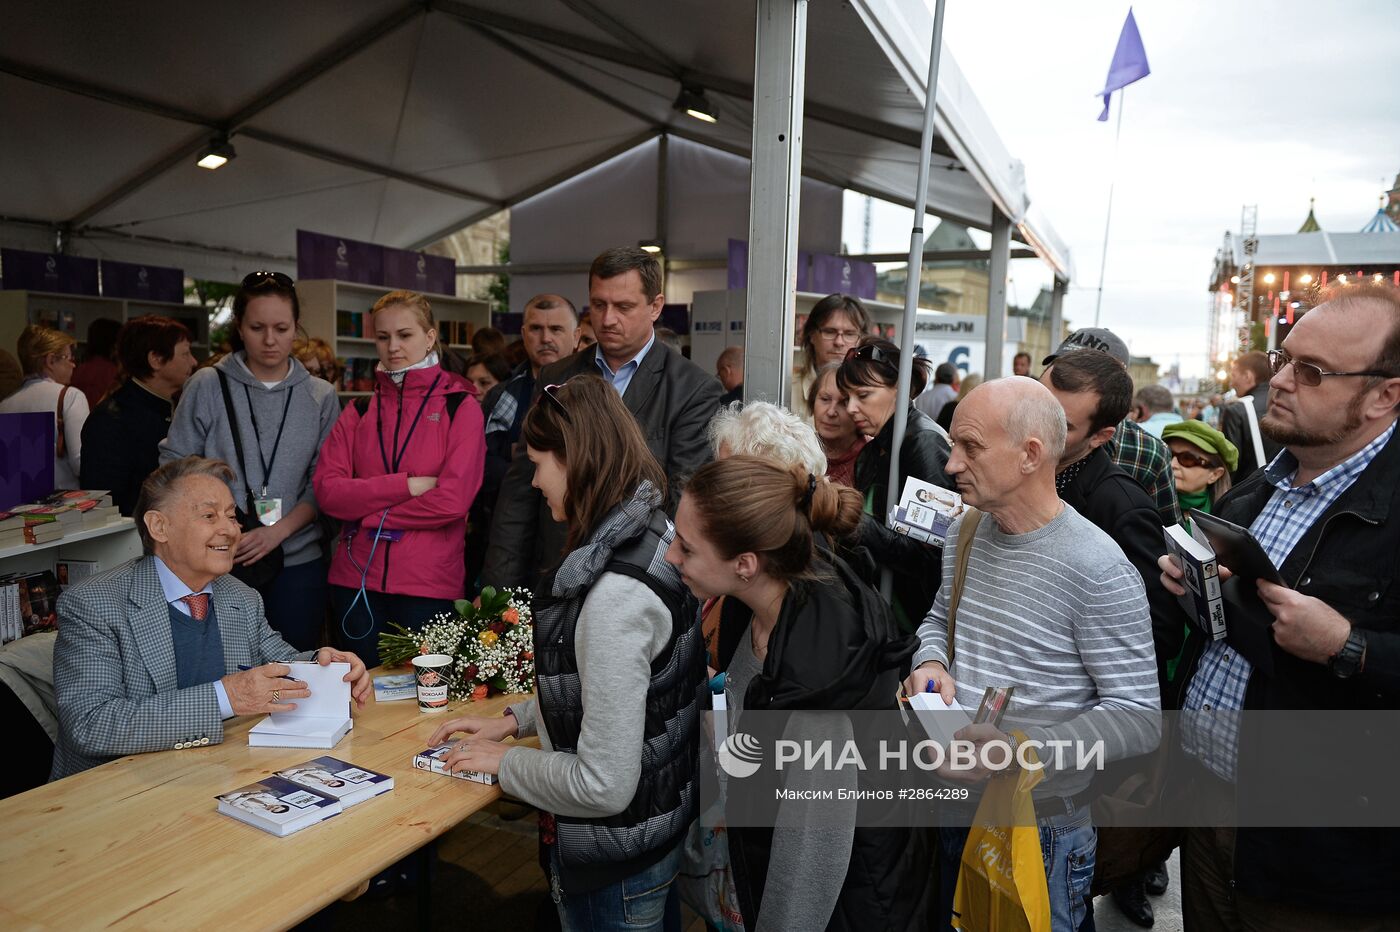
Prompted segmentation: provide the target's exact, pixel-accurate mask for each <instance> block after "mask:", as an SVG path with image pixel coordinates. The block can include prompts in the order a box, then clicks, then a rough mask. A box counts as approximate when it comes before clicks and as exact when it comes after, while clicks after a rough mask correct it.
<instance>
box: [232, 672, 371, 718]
mask: <svg viewBox="0 0 1400 932" xmlns="http://www.w3.org/2000/svg"><path fill="white" fill-rule="evenodd" d="M362 666H363V665H362ZM291 672H292V668H291V667H289V666H287V665H286V664H285V663H265V664H263V665H262V666H260V667H253V668H252V669H251V670H240V671H239V672H237V673H230V674H229V675H228V676H225V677H223V679H222V680H220V682H222V683H223V684H224V692H225V693H226V694H227V695H228V704H229V706H230V707H231V708H232V709H233V714H234V715H256V714H258V713H261V712H292V711H295V710H296V703H295V702H288V701H286V700H288V699H305V698H306V697H307V696H310V695H311V690H310V689H309V688H307V685H306V684H305V683H303V682H302V681H301V680H291V679H285V677H286V676H287V674H289V673H291Z"/></svg>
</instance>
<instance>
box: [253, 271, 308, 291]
mask: <svg viewBox="0 0 1400 932" xmlns="http://www.w3.org/2000/svg"><path fill="white" fill-rule="evenodd" d="M268 282H276V284H277V286H278V287H279V288H295V287H296V283H295V282H293V281H292V279H291V276H289V275H283V274H282V273H281V272H269V271H268V270H267V269H258V271H256V272H249V273H248V274H247V275H245V276H243V287H244V288H256V287H258V286H259V285H265V284H267V283H268Z"/></svg>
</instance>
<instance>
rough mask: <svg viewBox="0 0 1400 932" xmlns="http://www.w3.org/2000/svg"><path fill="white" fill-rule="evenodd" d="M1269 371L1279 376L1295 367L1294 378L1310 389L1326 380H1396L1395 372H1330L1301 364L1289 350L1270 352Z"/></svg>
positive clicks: (1308, 363)
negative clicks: (1363, 378) (1353, 378)
mask: <svg viewBox="0 0 1400 932" xmlns="http://www.w3.org/2000/svg"><path fill="white" fill-rule="evenodd" d="M1268 357H1269V371H1270V372H1272V373H1273V374H1274V375H1278V374H1279V373H1280V372H1282V371H1283V370H1284V367H1285V366H1290V365H1291V366H1292V367H1293V378H1295V379H1297V380H1298V384H1299V385H1306V386H1308V387H1309V388H1316V387H1317V386H1319V385H1321V384H1322V380H1323V379H1324V378H1347V377H1357V378H1360V377H1363V376H1364V377H1365V378H1370V379H1393V378H1396V374H1395V373H1394V372H1385V371H1383V370H1381V369H1362V370H1360V371H1359V372H1328V371H1327V370H1325V369H1323V368H1322V367H1321V366H1314V365H1313V364H1312V363H1310V362H1299V361H1298V360H1296V359H1294V358H1293V357H1292V356H1290V355H1288V351H1287V350H1281V349H1277V350H1269V352H1268Z"/></svg>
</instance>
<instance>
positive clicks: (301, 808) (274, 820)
mask: <svg viewBox="0 0 1400 932" xmlns="http://www.w3.org/2000/svg"><path fill="white" fill-rule="evenodd" d="M393 788H394V778H393V777H391V776H388V775H387V774H382V773H379V772H378V771H375V770H367V769H365V768H363V767H356V766H355V765H354V764H351V763H348V762H347V761H343V760H340V759H339V758H335V757H317V758H315V759H313V760H309V761H306V762H305V763H301V764H297V765H296V766H295V767H288V768H286V769H284V770H279V771H277V772H276V773H275V774H273V775H272V776H270V777H264V778H263V779H262V780H259V781H258V782H257V783H250V784H248V785H247V786H241V787H239V788H238V789H236V790H233V791H232V792H228V793H224V794H223V795H221V796H217V797H215V799H217V800H218V803H219V806H218V808H219V812H221V813H223V814H224V815H226V816H230V817H232V818H234V819H237V820H238V821H240V822H247V823H248V824H249V825H252V826H255V827H257V828H260V829H262V830H263V831H265V832H270V833H271V834H273V835H277V836H279V837H281V836H284V835H290V834H292V833H293V832H297V831H300V830H301V829H304V828H306V827H307V826H308V825H315V824H316V823H317V822H324V821H325V820H326V819H329V818H331V817H332V816H337V815H340V813H341V812H343V811H344V810H346V809H348V808H350V807H351V806H354V805H357V804H359V803H362V802H364V801H365V800H367V799H373V798H374V797H375V796H378V795H380V794H382V793H387V792H389V791H390V790H392V789H393Z"/></svg>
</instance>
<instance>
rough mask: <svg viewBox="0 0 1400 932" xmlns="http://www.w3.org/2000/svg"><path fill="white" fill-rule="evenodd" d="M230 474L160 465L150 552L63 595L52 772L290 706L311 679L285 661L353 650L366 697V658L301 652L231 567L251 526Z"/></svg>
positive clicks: (150, 513) (169, 744) (355, 683)
mask: <svg viewBox="0 0 1400 932" xmlns="http://www.w3.org/2000/svg"><path fill="white" fill-rule="evenodd" d="M231 479H232V472H231V470H230V469H229V467H228V465H227V464H225V463H223V462H221V461H219V460H210V459H204V458H203V457H197V456H190V457H185V458H184V459H179V460H174V461H172V462H169V463H166V464H165V465H164V466H162V467H160V468H159V469H157V470H156V471H155V472H153V473H152V474H151V475H150V476H149V477H148V478H147V479H146V481H145V483H144V484H143V485H142V486H141V496H140V498H139V500H138V502H137V506H136V526H137V529H138V530H139V531H140V533H141V540H142V543H143V545H144V547H145V550H146V556H144V557H141V558H139V559H136V560H132V561H131V562H129V563H125V564H123V565H122V566H119V567H117V568H116V569H114V570H112V571H110V572H108V573H103V574H101V575H99V576H95V577H93V578H92V579H89V580H86V581H84V582H83V583H81V584H80V585H77V586H74V587H73V588H71V589H69V590H68V591H67V592H65V593H64V594H63V595H62V596H60V597H59V600H58V615H59V632H58V642H57V644H56V645H55V647H54V658H53V672H54V692H55V693H56V696H57V700H58V718H59V727H60V734H59V741H58V747H57V748H56V749H55V751H54V762H53V772H52V774H51V775H50V777H49V779H51V780H57V779H60V778H62V777H66V776H69V775H70V774H75V773H78V772H79V771H82V770H86V769H88V768H89V767H96V766H97V765H98V764H102V763H105V762H107V761H109V760H112V759H114V758H117V757H122V756H125V755H127V754H142V753H145V752H147V751H164V750H172V749H173V750H181V749H183V748H193V747H202V746H204V745H208V744H218V743H219V742H220V741H223V739H224V724H223V723H224V719H227V718H231V717H232V716H235V715H253V714H257V713H262V712H290V711H291V710H293V709H295V708H296V705H295V703H294V702H292V701H289V700H296V699H303V698H305V697H307V696H309V695H311V692H310V690H308V689H307V688H306V684H305V683H303V682H301V681H299V680H293V679H288V678H286V677H287V674H289V673H290V672H291V668H290V667H288V666H287V665H286V664H285V663H284V662H283V661H287V660H311V659H313V658H314V659H315V660H317V661H318V662H320V663H322V664H328V663H333V662H336V661H343V662H348V663H349V664H350V672H349V673H348V674H346V676H345V680H346V681H347V682H349V683H351V684H352V685H351V692H352V694H353V695H354V697H355V701H356V702H357V703H358V704H359V705H361V706H363V705H364V703H365V700H366V699H367V698H368V696H369V692H370V688H371V687H370V677H369V674H368V673H367V672H366V671H365V665H364V663H362V662H361V661H360V659H359V658H358V657H356V656H355V655H354V654H351V653H346V652H342V651H337V650H334V649H332V648H329V647H323V648H321V649H320V650H319V651H307V652H305V653H297V651H296V650H295V649H294V648H292V647H291V645H289V644H288V643H287V642H286V641H284V640H282V638H281V637H280V636H279V635H278V634H277V633H276V632H275V631H273V630H272V628H270V627H269V626H268V624H267V619H266V618H265V617H264V616H263V604H262V598H261V597H260V596H259V595H258V593H257V592H256V591H255V590H253V589H250V588H249V587H247V586H245V585H244V584H243V583H241V582H239V581H238V580H236V579H234V578H233V577H232V576H230V575H228V573H229V571H230V570H232V569H233V553H234V550H235V549H236V548H237V546H238V538H239V536H240V534H241V531H240V530H239V527H238V519H237V516H236V512H235V509H234V505H233V497H232V496H231V495H230V494H229V490H228V482H229V481H230V480H231ZM240 667H250V668H251V669H246V670H241V671H240V669H239V668H240Z"/></svg>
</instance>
